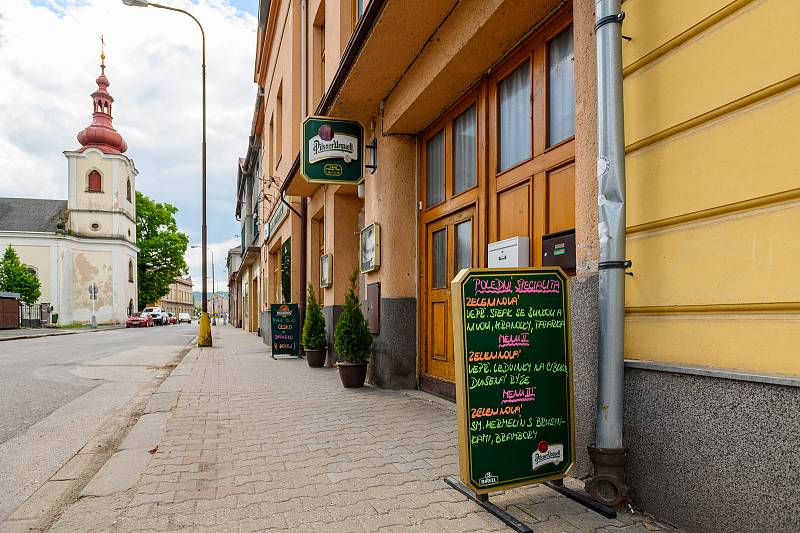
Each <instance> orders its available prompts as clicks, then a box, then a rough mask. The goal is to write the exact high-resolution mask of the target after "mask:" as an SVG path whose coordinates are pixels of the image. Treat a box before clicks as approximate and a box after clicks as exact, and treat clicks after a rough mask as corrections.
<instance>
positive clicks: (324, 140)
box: [308, 124, 358, 163]
mask: <svg viewBox="0 0 800 533" xmlns="http://www.w3.org/2000/svg"><path fill="white" fill-rule="evenodd" d="M323 159H344V162H345V163H350V162H351V161H355V160H357V159H358V139H357V138H356V137H355V136H354V135H349V134H347V133H336V132H334V131H333V126H331V125H330V124H323V125H322V126H320V127H319V129H318V130H317V135H316V136H314V137H312V138H310V139H309V140H308V162H309V163H316V162H318V161H322V160H323Z"/></svg>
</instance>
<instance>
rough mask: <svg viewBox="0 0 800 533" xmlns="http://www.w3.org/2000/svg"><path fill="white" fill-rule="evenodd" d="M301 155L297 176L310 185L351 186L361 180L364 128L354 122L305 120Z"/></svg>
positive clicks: (324, 119) (325, 119) (319, 119)
mask: <svg viewBox="0 0 800 533" xmlns="http://www.w3.org/2000/svg"><path fill="white" fill-rule="evenodd" d="M302 152H303V153H302V165H301V174H302V175H303V177H304V178H305V179H306V180H308V181H310V182H314V183H339V184H353V185H355V184H358V183H360V182H361V180H362V179H363V177H364V128H362V127H361V124H359V123H358V122H356V121H353V120H342V119H338V118H330V117H308V118H307V119H306V120H305V121H304V122H303V142H302Z"/></svg>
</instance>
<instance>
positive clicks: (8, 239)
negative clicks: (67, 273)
mask: <svg viewBox="0 0 800 533" xmlns="http://www.w3.org/2000/svg"><path fill="white" fill-rule="evenodd" d="M6 235H7V234H6ZM9 244H10V245H11V246H12V247H13V248H14V251H16V252H17V255H18V256H19V260H20V262H22V263H23V264H25V265H27V266H32V267H33V268H34V269H36V276H37V277H38V278H39V282H40V283H41V289H40V290H41V296H40V297H39V301H40V302H43V303H45V302H46V303H52V302H53V301H54V297H56V294H55V291H54V290H53V289H54V287H53V278H52V275H51V274H52V271H53V261H52V259H53V257H52V256H53V251H52V250H51V243H49V242H47V240H41V239H30V238H24V237H16V236H14V237H12V236H10V235H8V236H4V234H3V233H0V257H2V255H3V254H4V253H5V251H6V248H7V247H8V245H9Z"/></svg>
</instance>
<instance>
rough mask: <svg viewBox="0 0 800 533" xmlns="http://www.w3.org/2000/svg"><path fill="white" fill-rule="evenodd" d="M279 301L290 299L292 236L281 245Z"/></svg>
mask: <svg viewBox="0 0 800 533" xmlns="http://www.w3.org/2000/svg"><path fill="white" fill-rule="evenodd" d="M280 283H281V299H280V302H281V303H285V302H289V301H291V299H292V238H291V237H289V238H288V239H286V242H284V243H283V244H282V245H281V280H280Z"/></svg>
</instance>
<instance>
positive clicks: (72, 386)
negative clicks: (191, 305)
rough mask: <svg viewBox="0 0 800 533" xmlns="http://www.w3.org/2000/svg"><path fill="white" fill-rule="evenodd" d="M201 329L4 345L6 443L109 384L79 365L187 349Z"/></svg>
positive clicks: (0, 423)
mask: <svg viewBox="0 0 800 533" xmlns="http://www.w3.org/2000/svg"><path fill="white" fill-rule="evenodd" d="M196 330H197V325H196V324H194V325H191V326H189V325H187V324H181V325H172V326H165V327H152V328H141V329H139V328H132V329H119V330H112V331H98V332H92V333H80V334H77V335H64V336H57V337H42V338H38V339H24V340H22V339H21V340H16V341H4V342H0V443H3V442H5V441H7V440H8V439H11V438H14V437H16V436H18V435H20V434H22V433H23V432H24V431H25V430H27V429H28V428H29V427H30V426H32V425H33V424H35V423H36V422H38V421H40V420H42V419H43V418H45V417H46V416H48V415H49V414H50V413H52V412H53V411H55V410H56V409H57V408H59V407H61V406H62V405H65V404H67V403H69V402H70V401H72V400H74V399H75V398H77V397H79V396H81V395H83V394H85V393H87V392H88V391H90V390H91V389H93V388H95V387H97V386H98V385H99V384H101V383H102V382H103V380H98V379H91V378H87V377H81V376H80V375H79V374H77V373H76V372H75V369H76V368H77V367H80V366H83V365H86V364H87V363H94V362H96V361H98V360H100V359H102V358H105V357H108V356H109V355H112V354H114V353H118V352H119V351H122V350H126V349H130V348H138V347H154V346H176V345H184V344H186V343H187V342H188V341H189V340H191V337H193V336H194V335H195V333H196Z"/></svg>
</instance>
